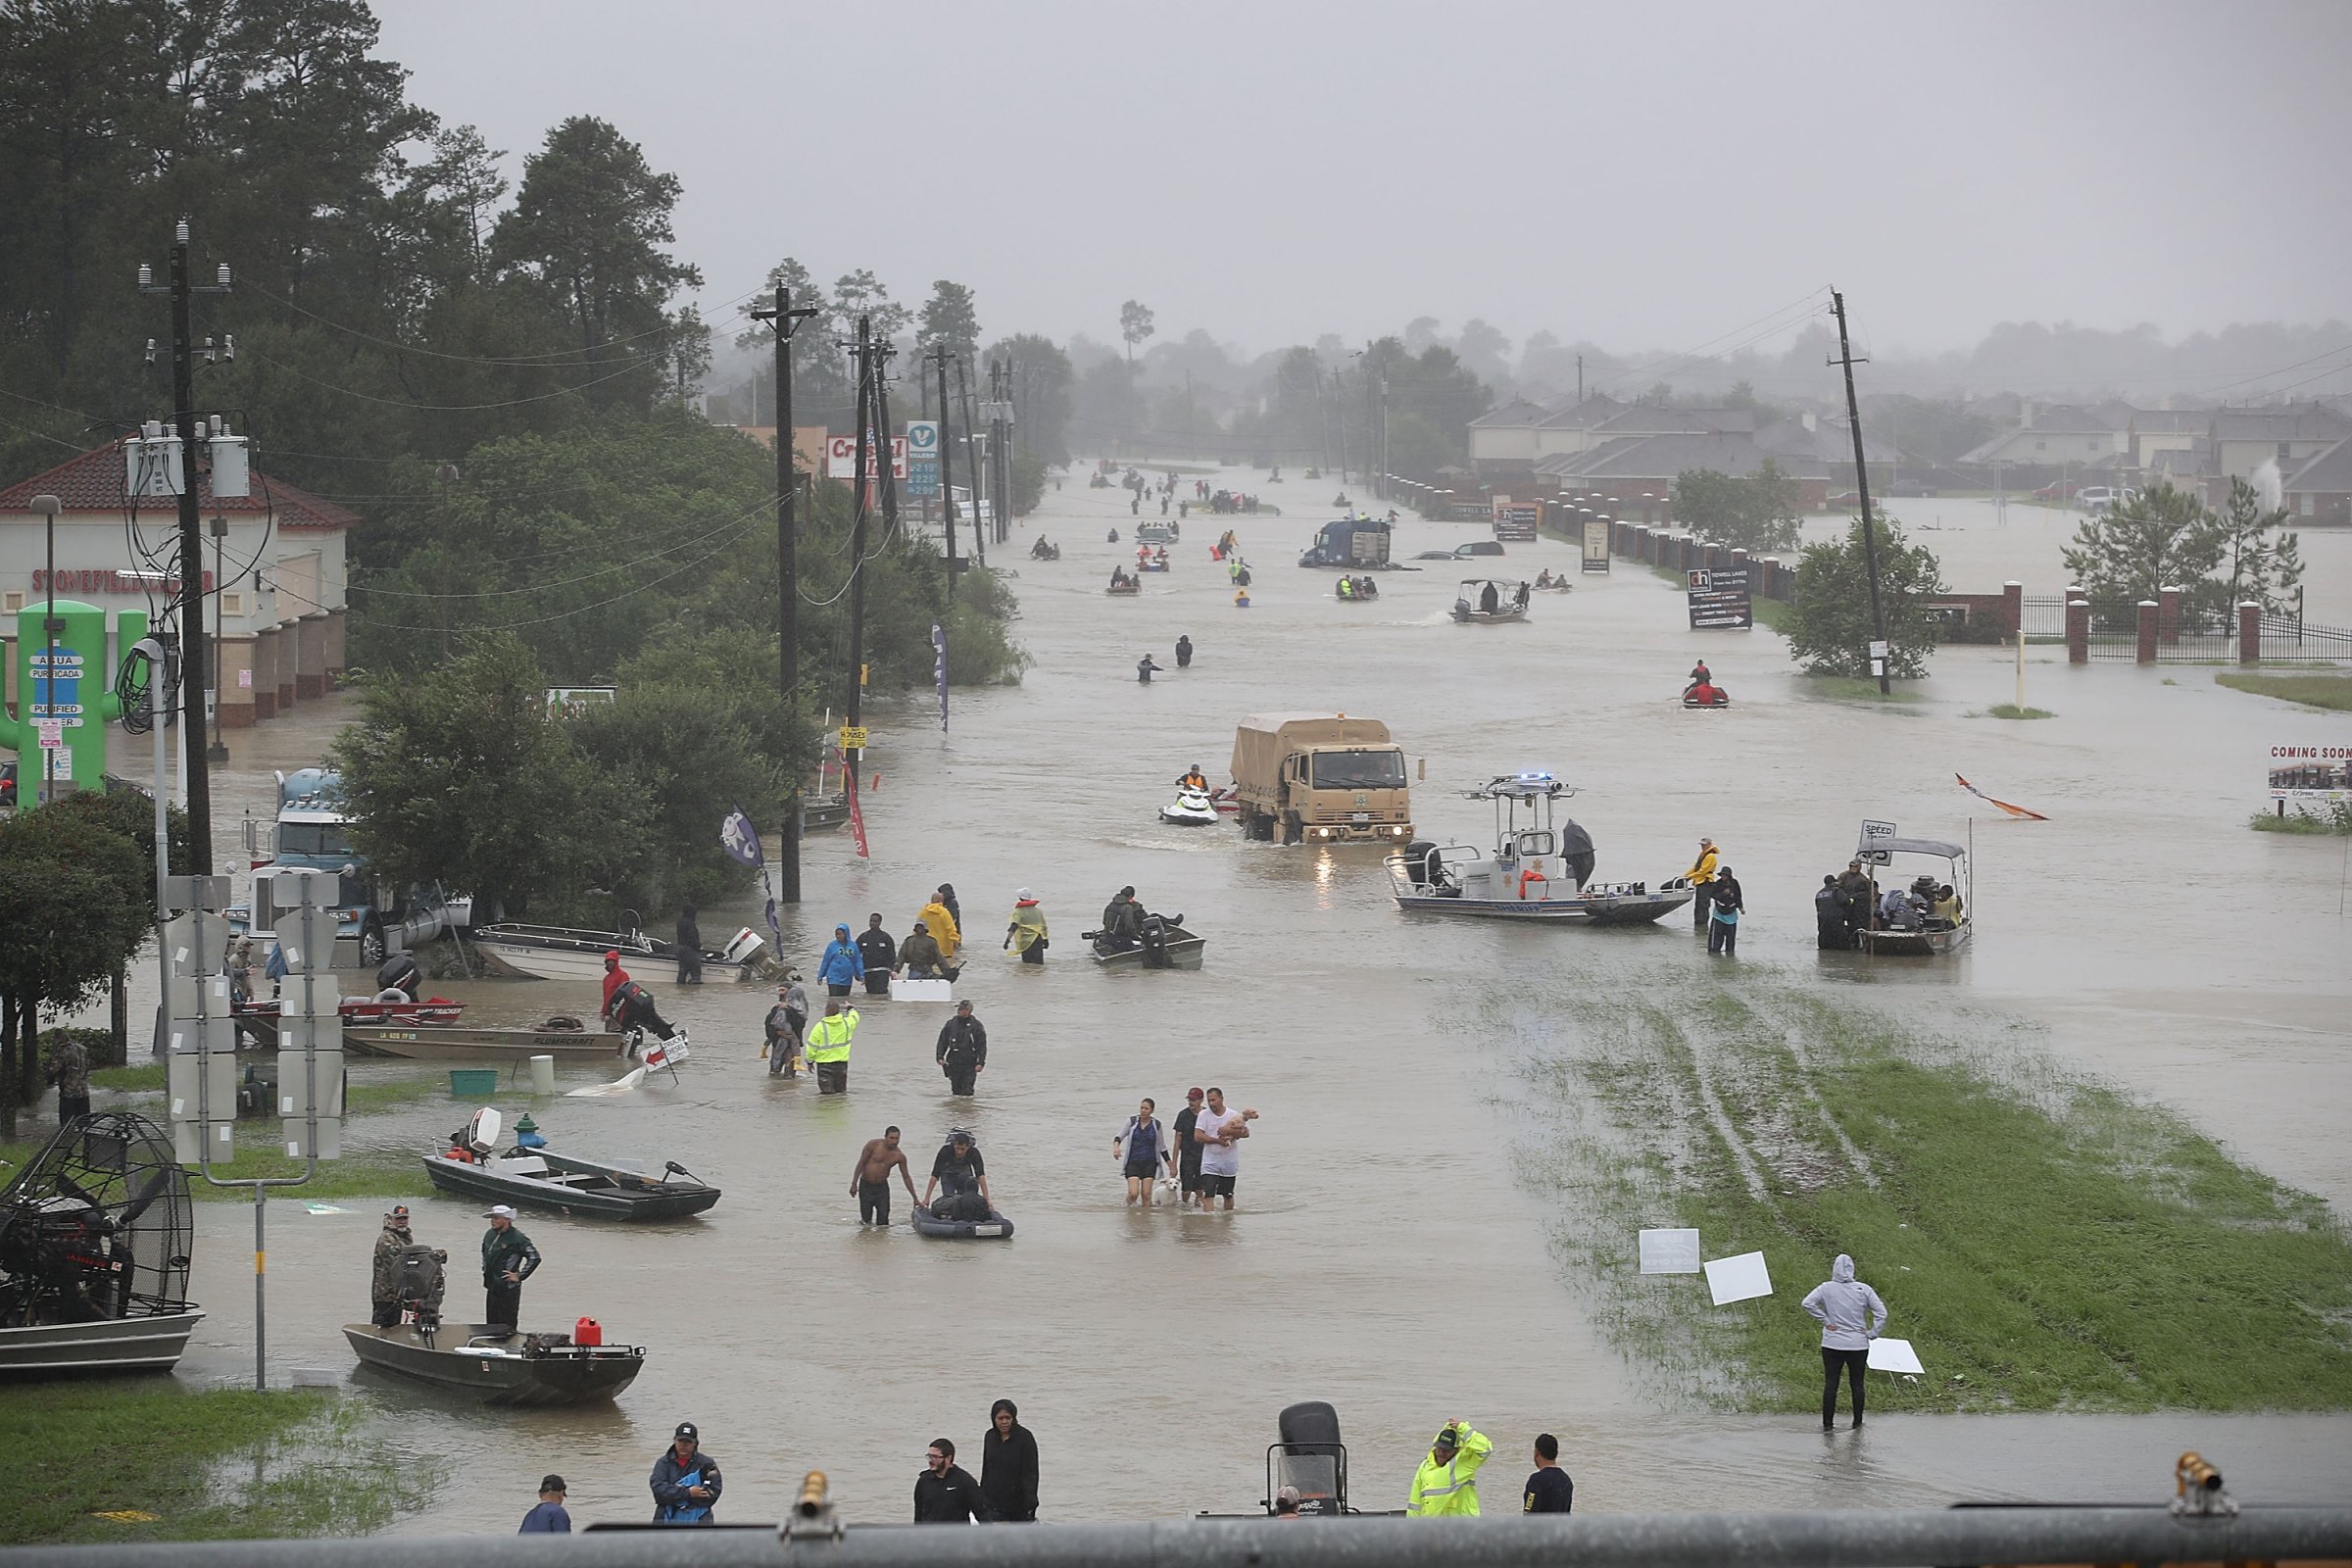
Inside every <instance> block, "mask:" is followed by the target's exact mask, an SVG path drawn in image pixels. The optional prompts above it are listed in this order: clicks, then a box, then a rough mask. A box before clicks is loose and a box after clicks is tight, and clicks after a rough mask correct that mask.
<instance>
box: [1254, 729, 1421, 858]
mask: <svg viewBox="0 0 2352 1568" xmlns="http://www.w3.org/2000/svg"><path fill="white" fill-rule="evenodd" d="M1233 783H1234V794H1235V796H1236V798H1237V799H1238V801H1239V803H1240V805H1241V813H1240V820H1241V824H1242V831H1243V833H1244V834H1246V835H1247V836H1248V837H1250V838H1253V839H1259V840H1267V841H1271V840H1273V839H1275V838H1276V837H1279V838H1280V839H1281V841H1282V842H1283V843H1285V844H1300V843H1307V844H1350V843H1352V844H1387V845H1394V846H1397V847H1401V846H1402V845H1403V844H1404V843H1405V841H1406V840H1408V839H1410V838H1411V837H1412V836H1413V801H1412V791H1411V789H1410V788H1409V787H1408V786H1407V784H1406V781H1405V770H1404V753H1403V751H1402V750H1401V749H1400V748H1399V747H1398V746H1397V743H1396V742H1395V741H1393V740H1391V739H1390V738H1389V726H1388V725H1386V724H1384V723H1382V722H1381V721H1380V720H1379V719H1377V718H1349V717H1348V715H1347V714H1345V713H1257V714H1253V715H1251V716H1250V717H1249V718H1245V719H1243V720H1242V722H1241V725H1240V727H1239V728H1237V729H1236V730H1235V731H1234V734H1233Z"/></svg>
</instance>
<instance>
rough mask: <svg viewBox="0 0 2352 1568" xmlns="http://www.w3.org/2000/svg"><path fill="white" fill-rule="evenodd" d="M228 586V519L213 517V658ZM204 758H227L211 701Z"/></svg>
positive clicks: (217, 703)
mask: <svg viewBox="0 0 2352 1568" xmlns="http://www.w3.org/2000/svg"><path fill="white" fill-rule="evenodd" d="M227 586H228V519H227V518H226V517H221V516H215V517H214V518H213V658H214V659H215V660H218V659H219V658H220V657H221V621H222V616H223V614H224V610H223V606H224V604H225V602H226V601H225V600H224V598H223V596H222V595H221V589H223V588H225V587H227ZM204 760H206V761H208V762H225V761H227V760H228V742H227V740H226V739H224V738H223V737H222V736H221V704H220V701H219V699H218V698H216V699H215V700H214V702H213V744H212V745H210V746H208V747H206V748H205V751H204Z"/></svg>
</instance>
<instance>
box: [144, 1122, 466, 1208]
mask: <svg viewBox="0 0 2352 1568" xmlns="http://www.w3.org/2000/svg"><path fill="white" fill-rule="evenodd" d="M347 1130H348V1129H347ZM276 1133H277V1123H276V1122H275V1121H273V1120H272V1121H262V1122H242V1123H239V1124H238V1127H237V1147H236V1157H235V1158H234V1159H232V1160H230V1161H229V1162H228V1163H227V1164H225V1165H223V1164H221V1163H219V1162H218V1161H216V1162H215V1163H214V1165H213V1174H214V1175H215V1176H218V1177H220V1178H221V1180H222V1181H240V1182H241V1181H252V1180H254V1179H255V1178H256V1177H260V1178H265V1179H277V1178H283V1177H292V1176H300V1175H301V1174H302V1173H303V1170H304V1168H305V1167H306V1166H307V1165H308V1164H309V1161H308V1160H301V1159H289V1158H287V1157H286V1155H285V1154H284V1153H283V1152H282V1151H283V1150H284V1148H285V1146H284V1145H283V1144H281V1143H277V1142H275V1137H276ZM423 1153H424V1151H423V1150H421V1149H419V1150H415V1151H408V1150H385V1149H369V1150H349V1149H346V1150H345V1152H344V1153H343V1155H342V1157H341V1158H339V1159H322V1160H320V1161H319V1173H318V1174H317V1175H316V1176H313V1177H312V1178H311V1179H310V1180H309V1181H307V1182H305V1183H303V1184H302V1185H301V1186H300V1187H286V1188H276V1189H272V1190H271V1192H270V1197H272V1198H285V1199H291V1200H293V1201H296V1202H313V1201H316V1202H321V1203H326V1202H332V1201H335V1200H336V1199H338V1198H406V1197H410V1196H413V1195H416V1194H420V1193H425V1192H429V1191H430V1190H431V1183H430V1182H428V1181H427V1180H426V1178H425V1174H424V1169H423V1167H422V1166H421V1165H419V1164H418V1163H417V1160H418V1159H419V1158H420V1157H421V1156H422V1155H423ZM188 1193H189V1196H190V1197H192V1198H194V1199H195V1200H196V1201H198V1202H199V1203H208V1202H210V1203H251V1202H252V1201H253V1190H252V1189H251V1188H248V1187H215V1186H214V1185H213V1184H212V1183H211V1182H208V1181H206V1180H205V1179H204V1176H203V1175H202V1173H201V1172H199V1171H198V1170H197V1168H196V1167H195V1166H193V1165H190V1166H189V1167H188Z"/></svg>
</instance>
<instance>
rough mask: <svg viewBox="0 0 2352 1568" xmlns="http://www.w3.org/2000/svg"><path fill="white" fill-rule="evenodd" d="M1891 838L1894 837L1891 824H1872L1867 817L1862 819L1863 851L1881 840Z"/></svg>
mask: <svg viewBox="0 0 2352 1568" xmlns="http://www.w3.org/2000/svg"><path fill="white" fill-rule="evenodd" d="M1892 837H1894V824H1893V823H1892V822H1874V821H1872V820H1871V819H1870V818H1869V817H1867V816H1866V817H1864V818H1863V819H1862V847H1863V848H1864V849H1868V848H1869V847H1870V846H1871V845H1873V844H1876V843H1878V842H1879V841H1880V840H1882V839H1890V838H1892Z"/></svg>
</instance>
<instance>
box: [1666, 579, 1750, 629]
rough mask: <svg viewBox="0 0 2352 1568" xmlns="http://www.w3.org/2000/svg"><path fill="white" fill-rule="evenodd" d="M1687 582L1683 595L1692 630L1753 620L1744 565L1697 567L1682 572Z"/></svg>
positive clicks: (1742, 625)
mask: <svg viewBox="0 0 2352 1568" xmlns="http://www.w3.org/2000/svg"><path fill="white" fill-rule="evenodd" d="M1683 576H1684V579H1685V581H1686V583H1687V584H1688V587H1687V589H1686V591H1685V594H1684V598H1685V600H1686V602H1687V604H1688V607H1689V610H1690V613H1691V630H1693V631H1705V630H1726V629H1734V628H1745V627H1750V626H1753V625H1754V624H1755V608H1754V606H1753V605H1751V604H1750V603H1749V602H1748V597H1747V568H1746V567H1744V566H1741V567H1740V568H1738V569H1736V570H1724V569H1721V568H1716V569H1700V570H1697V571H1686V572H1684V573H1683Z"/></svg>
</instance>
